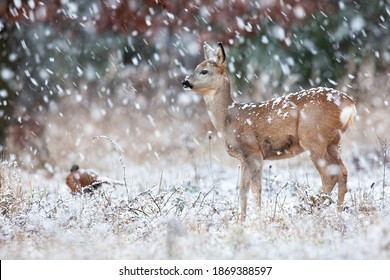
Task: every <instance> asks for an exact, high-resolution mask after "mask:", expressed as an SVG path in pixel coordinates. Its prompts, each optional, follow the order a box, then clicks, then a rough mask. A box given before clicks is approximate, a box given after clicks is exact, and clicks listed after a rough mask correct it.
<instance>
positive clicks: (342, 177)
mask: <svg viewBox="0 0 390 280" xmlns="http://www.w3.org/2000/svg"><path fill="white" fill-rule="evenodd" d="M204 54H205V61H203V62H202V63H200V64H199V65H198V66H197V67H196V68H195V70H194V72H193V73H192V74H191V75H190V76H187V77H186V78H185V80H184V81H183V82H182V85H183V87H184V89H187V90H192V91H194V92H198V93H200V94H202V95H203V98H204V100H205V102H206V106H207V110H208V114H209V116H210V119H211V122H212V123H213V125H214V127H215V128H216V130H217V131H218V132H219V133H220V134H221V135H222V137H223V139H224V141H225V144H226V149H227V152H228V154H229V155H230V156H232V157H234V158H237V159H238V160H239V161H240V163H241V174H240V191H239V195H240V207H241V221H242V222H243V221H245V218H246V208H247V194H248V191H249V188H251V190H252V193H253V196H254V199H255V202H256V206H257V209H260V208H261V178H262V166H263V160H275V159H284V158H289V157H292V156H295V155H297V154H299V153H302V152H304V151H309V152H310V158H311V160H312V162H313V164H314V166H315V168H316V169H317V170H318V172H319V174H320V176H321V181H322V189H321V193H323V194H330V193H331V191H332V190H333V188H334V186H335V185H336V183H338V201H337V206H338V209H339V210H342V209H343V204H344V196H345V193H346V192H347V175H348V171H347V169H346V168H345V166H344V164H343V162H342V160H341V158H340V152H339V142H340V137H341V133H342V132H344V131H345V130H346V129H347V128H348V126H350V125H352V122H353V118H354V116H355V115H356V108H355V101H354V100H353V99H352V98H351V97H350V96H348V95H347V94H345V93H343V92H340V91H338V90H335V89H331V88H324V87H319V88H312V89H309V90H302V91H300V92H296V93H290V94H288V95H286V96H283V97H279V98H274V99H271V100H268V101H265V102H260V103H245V104H240V103H236V102H234V101H233V99H232V97H231V93H230V80H229V75H228V72H227V69H226V65H227V63H226V55H225V51H224V49H223V46H222V44H221V43H218V46H217V48H216V49H215V50H214V49H213V48H211V47H210V46H209V45H208V44H207V43H205V44H204Z"/></svg>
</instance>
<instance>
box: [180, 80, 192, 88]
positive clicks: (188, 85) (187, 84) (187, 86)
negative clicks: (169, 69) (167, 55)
mask: <svg viewBox="0 0 390 280" xmlns="http://www.w3.org/2000/svg"><path fill="white" fill-rule="evenodd" d="M181 84H182V86H183V87H184V88H192V85H191V84H190V82H189V81H188V80H184V81H183V82H182V83H181Z"/></svg>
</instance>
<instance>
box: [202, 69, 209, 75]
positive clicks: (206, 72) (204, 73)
mask: <svg viewBox="0 0 390 280" xmlns="http://www.w3.org/2000/svg"><path fill="white" fill-rule="evenodd" d="M208 73H209V71H207V70H202V71H200V74H202V75H206V74H208Z"/></svg>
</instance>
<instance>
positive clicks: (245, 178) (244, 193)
mask: <svg viewBox="0 0 390 280" xmlns="http://www.w3.org/2000/svg"><path fill="white" fill-rule="evenodd" d="M249 186H250V172H249V169H248V167H247V166H246V164H245V163H243V162H242V163H241V175H240V208H241V223H243V222H245V218H246V208H247V203H248V191H249Z"/></svg>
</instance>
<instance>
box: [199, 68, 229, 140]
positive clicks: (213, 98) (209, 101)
mask: <svg viewBox="0 0 390 280" xmlns="http://www.w3.org/2000/svg"><path fill="white" fill-rule="evenodd" d="M221 80H222V82H221V86H220V87H218V88H217V89H214V90H211V91H209V92H208V93H206V94H204V95H203V98H204V100H205V102H206V106H207V111H208V114H209V117H210V120H211V122H212V124H213V125H214V127H215V129H216V130H217V131H218V132H223V131H224V128H225V124H226V120H227V118H228V116H229V107H230V106H232V104H234V101H233V99H232V96H231V94H230V80H229V76H228V75H223V77H222V79H221Z"/></svg>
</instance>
